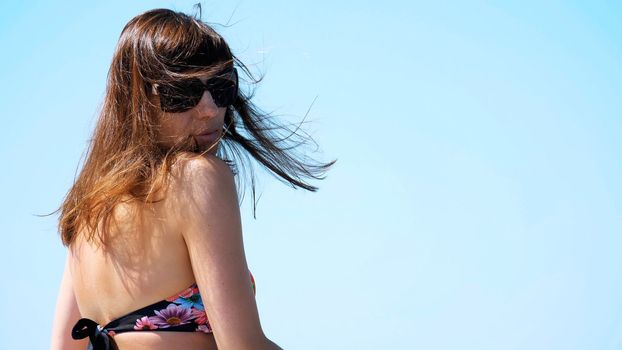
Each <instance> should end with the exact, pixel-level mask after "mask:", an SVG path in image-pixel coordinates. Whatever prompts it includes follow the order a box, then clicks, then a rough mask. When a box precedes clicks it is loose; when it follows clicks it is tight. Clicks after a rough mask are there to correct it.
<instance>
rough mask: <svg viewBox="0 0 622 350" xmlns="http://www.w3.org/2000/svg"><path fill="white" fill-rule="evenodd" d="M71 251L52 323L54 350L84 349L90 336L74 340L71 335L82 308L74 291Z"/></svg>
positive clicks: (68, 255) (68, 254) (52, 347)
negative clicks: (70, 267) (79, 307)
mask: <svg viewBox="0 0 622 350" xmlns="http://www.w3.org/2000/svg"><path fill="white" fill-rule="evenodd" d="M70 254H71V253H70V251H68V252H67V258H66V259H65V268H64V271H63V278H62V280H61V283H60V288H59V290H58V297H57V299H56V311H55V312H54V320H53V323H52V339H51V344H50V347H51V349H52V350H61V349H62V350H83V349H85V348H86V346H87V344H88V338H86V339H81V340H74V339H73V338H72V337H71V329H72V328H73V326H74V324H75V323H76V322H77V321H78V320H79V319H80V317H81V316H80V310H78V303H77V302H76V298H75V295H74V293H73V280H72V277H71V271H70V269H69V258H70Z"/></svg>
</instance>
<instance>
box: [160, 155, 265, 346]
mask: <svg viewBox="0 0 622 350" xmlns="http://www.w3.org/2000/svg"><path fill="white" fill-rule="evenodd" d="M178 166H179V167H178V169H176V171H175V179H174V184H173V186H174V187H175V189H176V191H177V192H176V194H174V195H173V196H172V197H173V199H174V200H176V201H177V205H176V208H175V210H176V211H177V212H178V214H177V215H176V218H175V220H176V221H177V222H178V229H179V230H180V232H181V235H182V237H183V239H184V241H185V244H186V247H187V249H188V255H189V258H190V264H191V265H192V271H193V273H194V276H195V278H196V282H197V285H198V286H199V290H200V291H201V295H203V296H204V298H203V302H204V303H205V310H206V312H207V314H208V318H209V320H210V324H211V325H212V328H213V330H214V335H215V339H216V343H217V344H218V348H219V349H221V348H222V349H256V348H257V344H266V342H267V339H266V337H265V335H264V333H263V330H262V328H261V324H260V321H259V313H258V310H257V304H256V301H255V297H254V291H253V287H252V284H251V278H250V272H249V269H248V266H247V262H246V256H245V252H244V244H243V235H242V225H241V220H240V209H239V206H238V200H237V195H236V190H235V183H234V176H233V172H232V171H231V169H230V168H229V166H228V165H227V163H226V162H224V161H223V160H221V159H218V158H217V157H214V156H205V157H190V158H188V159H183V160H181V161H180V162H179V163H178Z"/></svg>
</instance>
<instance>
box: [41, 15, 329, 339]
mask: <svg viewBox="0 0 622 350" xmlns="http://www.w3.org/2000/svg"><path fill="white" fill-rule="evenodd" d="M199 10H200V7H199ZM199 13H200V11H199ZM199 18H200V14H199ZM199 18H195V17H191V16H188V15H186V14H183V13H180V12H175V11H171V10H166V9H156V10H151V11H148V12H145V13H143V14H140V15H138V16H136V17H135V18H133V19H132V20H130V21H129V22H128V24H127V25H126V26H125V28H124V29H123V31H122V33H121V36H120V38H119V42H118V45H117V47H116V50H115V53H114V56H113V59H112V64H111V66H110V70H109V73H108V83H107V89H106V96H105V100H104V103H103V106H102V109H101V112H100V116H99V119H98V123H97V126H96V128H95V130H94V133H93V137H92V139H91V144H90V147H89V149H88V153H87V156H86V160H85V162H84V165H83V167H82V170H81V172H80V174H79V176H78V177H77V179H76V181H75V183H74V184H73V186H72V188H71V189H70V190H69V192H68V194H67V196H66V198H65V200H64V202H63V204H62V205H61V207H60V208H59V210H60V211H61V215H60V218H59V231H60V234H61V237H62V241H63V244H64V245H65V246H67V247H68V248H69V253H68V254H67V260H66V264H65V271H64V275H63V279H62V282H61V287H60V292H59V296H58V301H57V306H56V315H55V318H54V325H53V331H52V333H53V334H52V349H64V350H67V349H84V348H86V347H87V346H88V348H92V349H115V348H118V349H121V350H123V349H133V350H140V349H151V350H157V349H187V350H193V349H197V350H198V349H221V350H223V349H235V350H242V349H253V350H257V349H280V347H279V346H277V345H276V344H275V343H273V342H272V341H270V340H269V339H268V338H267V337H266V335H265V334H264V332H263V330H262V328H261V325H260V321H259V315H258V310H257V305H256V302H255V294H254V293H255V285H254V278H253V276H252V274H251V273H250V271H249V270H248V267H247V263H246V258H245V253H244V246H243V240H242V227H241V219H240V211H239V203H238V194H237V187H236V185H237V184H236V180H238V178H236V175H237V171H236V170H235V169H236V165H239V164H236V163H239V161H240V160H241V159H242V158H241V157H240V155H245V152H247V153H248V154H250V155H251V156H252V157H253V158H254V159H255V160H257V161H259V162H260V163H261V164H262V165H264V166H265V167H267V168H268V169H269V170H270V171H272V172H273V173H275V174H276V175H278V176H279V177H280V178H282V179H283V180H285V181H287V182H288V183H290V184H291V185H292V186H294V187H295V186H298V187H302V188H305V189H307V190H310V191H315V190H317V188H316V187H313V186H310V185H308V184H306V183H305V182H303V181H301V180H300V178H301V177H309V178H315V179H323V177H321V176H319V175H320V174H321V173H323V172H325V171H326V170H327V169H328V168H329V167H330V166H331V165H332V164H334V162H335V160H333V161H332V162H330V163H327V164H306V163H304V162H302V161H300V160H298V159H296V158H295V157H294V156H293V155H292V154H291V153H290V152H291V150H292V149H293V148H292V147H291V146H286V145H284V144H283V142H284V141H285V140H287V139H290V138H291V137H292V136H299V135H297V134H295V133H290V134H289V135H287V137H283V136H279V135H277V133H275V131H278V130H287V129H286V128H285V127H283V126H280V125H278V124H276V123H274V122H273V121H271V120H270V117H269V116H268V115H262V114H261V113H260V112H259V109H257V108H256V107H255V106H254V105H253V104H252V103H251V101H250V98H251V97H252V94H250V93H244V92H243V91H241V90H240V89H239V88H238V82H239V77H238V70H237V68H240V70H241V71H242V72H244V73H246V75H247V76H249V77H251V80H252V82H254V83H257V82H258V81H259V80H260V79H259V80H253V79H252V76H251V74H250V72H249V70H248V69H247V68H246V67H245V66H244V65H243V64H242V63H241V62H240V61H239V60H238V59H237V58H236V57H235V56H234V55H233V54H232V53H231V51H230V49H229V47H228V45H227V44H226V42H225V41H224V39H223V38H222V37H221V36H220V35H219V34H218V33H216V32H215V31H214V30H213V29H212V28H211V27H210V26H208V25H207V24H205V23H204V22H202V21H201V20H200V19H199ZM236 66H237V68H236ZM299 144H301V143H298V145H299ZM231 155H233V156H235V158H237V160H238V161H237V162H236V161H234V160H233V159H231V157H230V156H231ZM246 158H247V159H248V157H246ZM242 168H243V167H242ZM253 183H254V182H253ZM253 193H254V191H253Z"/></svg>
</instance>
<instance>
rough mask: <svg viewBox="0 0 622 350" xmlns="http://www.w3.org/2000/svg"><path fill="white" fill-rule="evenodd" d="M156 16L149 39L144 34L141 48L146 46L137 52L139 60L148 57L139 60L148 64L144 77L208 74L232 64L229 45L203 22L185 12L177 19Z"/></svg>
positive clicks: (172, 78)
mask: <svg viewBox="0 0 622 350" xmlns="http://www.w3.org/2000/svg"><path fill="white" fill-rule="evenodd" d="M159 19H160V21H157V20H156V21H157V22H159V23H156V24H155V25H154V26H153V27H152V28H153V31H152V32H151V33H150V34H148V39H147V38H145V39H147V40H146V41H147V43H146V44H147V45H145V46H143V48H144V49H146V50H142V51H143V55H139V57H141V60H146V61H147V62H143V64H142V66H143V67H145V68H147V69H146V70H147V71H148V74H146V76H147V77H152V78H155V79H154V80H156V81H160V82H166V81H170V80H176V79H180V78H182V79H183V78H190V77H197V76H199V75H210V76H211V75H215V74H217V73H219V72H221V71H222V70H224V69H226V68H232V67H233V63H234V56H233V54H232V53H231V50H230V48H229V46H228V45H227V43H226V42H225V40H224V39H223V37H222V36H221V35H220V34H218V33H217V32H216V31H215V30H214V29H212V28H211V27H210V26H209V25H207V24H206V23H204V22H202V21H200V20H197V19H195V18H192V17H190V16H186V15H183V16H181V17H177V18H176V20H171V19H170V18H159ZM144 54H146V55H144ZM150 63H155V64H150ZM149 68H152V69H149ZM146 73H147V72H146ZM149 73H151V74H149Z"/></svg>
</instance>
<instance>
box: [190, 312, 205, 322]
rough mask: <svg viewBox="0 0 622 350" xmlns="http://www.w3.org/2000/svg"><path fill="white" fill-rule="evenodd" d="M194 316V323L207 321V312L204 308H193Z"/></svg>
mask: <svg viewBox="0 0 622 350" xmlns="http://www.w3.org/2000/svg"><path fill="white" fill-rule="evenodd" d="M192 316H194V317H195V320H194V323H196V324H206V323H207V314H206V313H205V311H203V310H198V309H192Z"/></svg>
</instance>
